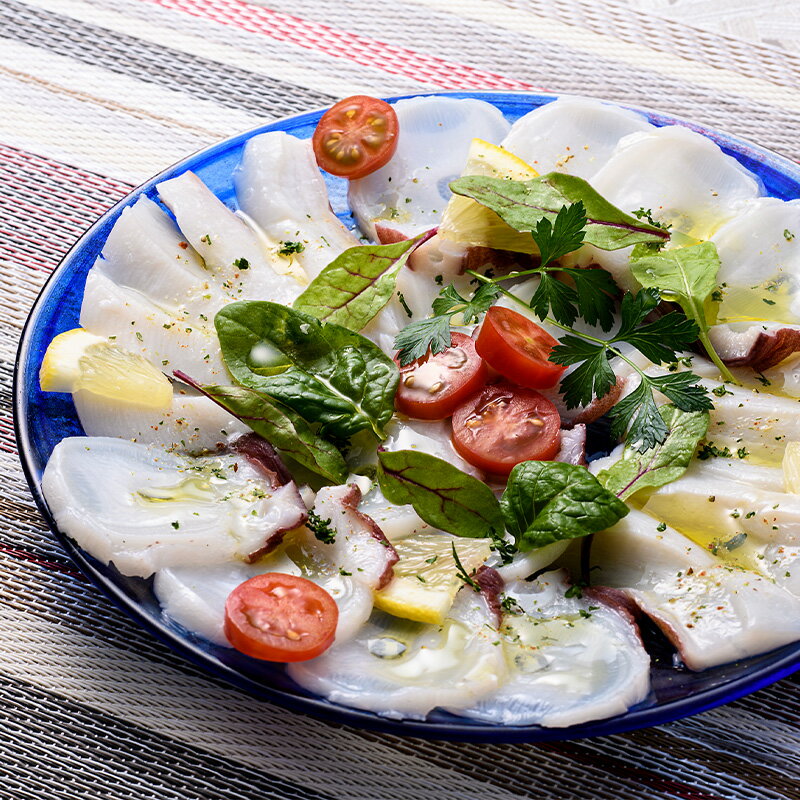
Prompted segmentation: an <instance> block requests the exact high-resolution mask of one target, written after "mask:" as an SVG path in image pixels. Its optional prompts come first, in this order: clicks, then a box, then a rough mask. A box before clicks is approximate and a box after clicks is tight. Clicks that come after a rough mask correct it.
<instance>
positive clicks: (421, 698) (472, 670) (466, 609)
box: [288, 588, 506, 719]
mask: <svg viewBox="0 0 800 800" xmlns="http://www.w3.org/2000/svg"><path fill="white" fill-rule="evenodd" d="M495 624H496V620H495V615H494V612H493V610H492V609H491V608H490V606H489V605H488V604H487V602H486V601H485V599H484V597H483V595H482V594H476V593H475V592H473V591H472V590H471V589H469V588H465V589H462V590H461V591H460V592H459V593H458V596H457V597H456V601H455V603H454V604H453V607H452V608H451V610H450V615H449V616H448V618H447V619H446V620H445V622H444V624H443V625H425V624H423V623H419V622H411V621H410V620H404V619H400V618H398V617H392V616H390V615H388V614H384V613H383V612H380V611H376V612H373V614H372V616H371V617H370V620H369V622H367V624H366V625H364V627H362V628H361V630H360V631H359V632H358V633H357V634H356V636H355V637H354V638H353V639H351V640H350V641H348V642H345V643H344V644H342V645H340V646H334V647H332V648H331V649H330V650H328V651H327V652H325V653H324V654H323V655H321V656H319V657H318V658H315V659H314V660H312V661H305V662H299V663H296V664H291V665H290V666H289V668H288V670H289V674H290V675H291V676H292V678H294V680H295V681H297V683H299V684H300V685H301V686H303V687H304V688H306V689H308V690H309V691H312V692H314V693H315V694H319V695H322V696H323V697H327V698H328V699H329V700H331V701H332V702H334V703H342V704H344V705H348V706H352V707H355V708H362V709H366V710H369V711H374V712H376V713H377V714H380V715H381V716H385V717H391V718H394V719H402V718H410V719H424V718H425V717H426V716H427V715H428V713H429V712H430V711H432V710H433V709H434V708H436V707H447V708H448V709H451V710H458V709H461V708H465V707H468V706H471V705H473V704H474V703H476V702H477V701H478V700H480V698H482V697H483V696H485V695H486V694H488V693H490V692H492V691H494V690H495V689H496V688H497V687H498V686H499V685H500V683H501V682H502V680H503V677H504V675H505V673H506V666H505V664H504V661H503V655H502V652H501V648H500V647H497V646H495V645H494V643H495V642H496V641H497V639H498V635H497V631H496V629H495V628H494V625H495Z"/></svg>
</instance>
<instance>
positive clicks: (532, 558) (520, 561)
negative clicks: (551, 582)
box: [487, 539, 570, 583]
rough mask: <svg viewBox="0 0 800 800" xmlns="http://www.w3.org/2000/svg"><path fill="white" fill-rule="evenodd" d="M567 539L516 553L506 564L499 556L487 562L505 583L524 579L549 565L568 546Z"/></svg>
mask: <svg viewBox="0 0 800 800" xmlns="http://www.w3.org/2000/svg"><path fill="white" fill-rule="evenodd" d="M569 544H570V543H569V540H568V539H565V540H564V541H561V542H552V543H551V544H546V545H545V546H544V547H539V548H537V549H536V550H531V551H530V552H528V553H516V554H515V555H514V557H513V559H512V560H511V561H510V562H509V563H508V564H502V562H501V559H500V557H499V556H494V557H493V558H492V559H490V560H489V561H488V562H487V563H488V564H489V566H491V567H494V568H495V569H496V570H497V572H498V573H499V574H500V577H501V578H502V579H503V580H504V581H505V582H506V583H513V582H514V581H522V580H525V579H526V578H527V577H529V576H530V575H533V573H534V572H538V571H539V570H541V569H544V568H545V567H549V566H550V565H551V564H552V563H553V562H554V561H555V560H556V559H557V558H559V556H561V555H562V554H563V553H564V552H565V551H566V549H567V548H568V547H569Z"/></svg>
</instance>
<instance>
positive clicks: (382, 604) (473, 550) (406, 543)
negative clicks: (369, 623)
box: [375, 533, 491, 625]
mask: <svg viewBox="0 0 800 800" xmlns="http://www.w3.org/2000/svg"><path fill="white" fill-rule="evenodd" d="M453 545H455V548H456V552H457V553H458V558H459V560H460V561H461V564H462V566H463V567H464V569H465V570H466V572H467V574H471V573H472V572H473V571H474V570H476V569H478V567H480V566H481V565H482V564H483V562H484V561H486V559H487V558H488V557H489V554H490V552H491V548H490V546H489V540H488V539H462V538H459V537H457V536H450V535H449V534H446V533H442V534H430V533H427V534H426V533H420V534H415V535H413V536H408V537H406V538H405V539H401V540H400V541H397V542H395V543H394V548H395V550H397V555H399V556H400V560H399V561H398V562H397V563H396V564H395V565H394V579H393V580H392V581H391V582H390V583H389V585H388V586H387V587H386V588H385V589H381V590H380V591H377V592H375V605H376V607H377V608H380V609H382V610H383V611H386V612H388V613H389V614H393V615H394V616H396V617H403V618H404V619H412V620H415V621H417V622H428V623H431V624H434V625H440V624H441V623H442V622H444V619H445V617H446V616H447V612H448V611H449V610H450V606H452V605H453V599H454V598H455V596H456V592H457V591H458V590H459V589H460V588H461V587H462V586H463V585H464V584H463V581H462V580H461V578H459V577H458V572H457V569H456V562H455V559H454V558H453Z"/></svg>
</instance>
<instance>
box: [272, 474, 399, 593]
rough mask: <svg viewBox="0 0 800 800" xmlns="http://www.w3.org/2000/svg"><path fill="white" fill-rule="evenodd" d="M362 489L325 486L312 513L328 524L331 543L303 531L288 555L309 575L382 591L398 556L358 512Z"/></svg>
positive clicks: (350, 485)
mask: <svg viewBox="0 0 800 800" xmlns="http://www.w3.org/2000/svg"><path fill="white" fill-rule="evenodd" d="M360 502H361V489H360V488H359V487H358V486H357V485H356V484H355V483H350V484H346V485H344V486H325V487H323V488H322V489H320V490H319V492H317V496H316V500H315V502H314V509H313V510H314V513H315V514H316V515H317V517H319V519H321V520H323V521H324V522H327V523H328V525H329V527H330V530H331V531H332V533H333V534H334V536H333V541H331V542H321V541H320V540H319V539H317V538H316V537H315V535H314V534H313V533H312V532H311V531H310V530H308V529H307V528H306V529H303V530H300V531H297V532H296V533H295V534H294V535H293V536H292V541H291V543H290V545H289V546H288V550H287V552H288V554H289V556H290V557H291V558H292V559H294V560H295V561H296V562H297V563H298V564H300V565H301V566H303V565H306V566H305V567H304V570H305V571H306V572H309V573H312V574H313V573H316V572H320V571H326V570H327V571H328V572H329V573H330V574H336V573H339V574H347V575H348V576H349V575H352V576H353V578H354V580H357V581H358V582H359V583H363V584H365V585H366V586H369V587H370V588H372V589H381V588H383V587H384V586H385V585H386V584H387V583H388V582H389V581H390V580H391V579H392V576H393V573H392V567H393V566H394V565H395V564H396V563H397V552H396V551H395V549H394V547H393V546H392V544H391V543H390V542H389V540H388V539H387V538H386V536H385V535H384V533H383V531H382V530H381V529H380V528H379V527H378V525H377V524H376V523H375V521H374V520H373V519H372V518H371V517H368V516H367V515H366V514H365V513H364V512H363V511H360V510H359V508H358V505H359V503H360Z"/></svg>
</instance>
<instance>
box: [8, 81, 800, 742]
mask: <svg viewBox="0 0 800 800" xmlns="http://www.w3.org/2000/svg"><path fill="white" fill-rule="evenodd" d="M433 95H435V96H450V97H456V98H472V99H478V100H486V101H487V102H489V103H492V101H493V99H499V98H506V99H508V100H510V99H515V100H516V99H518V100H520V101H525V100H528V101H530V102H531V105H532V107H538V106H539V105H543V104H544V103H546V102H549V101H552V100H555V99H557V98H559V97H576V96H579V95H573V94H566V93H556V92H540V91H537V92H493V91H486V92H464V91H450V92H435V91H431V92H417V93H409V94H402V95H395V96H391V97H386V98H385V99H386V100H387V102H395V101H397V100H402V99H406V98H411V97H427V96H433ZM593 99H598V100H601V101H602V102H609V103H612V101H605V100H603V99H602V98H593ZM537 100H541V101H542V102H539V103H537V102H536V101H537ZM612 104H613V105H617V106H620V107H623V108H627V109H630V110H632V111H636V112H638V113H641V114H644V115H645V116H647V117H648V118H649V119H651V120H654V121H658V123H660V124H662V125H666V124H677V125H681V126H683V127H687V128H690V129H692V130H694V131H697V132H698V133H701V134H703V135H704V136H707V137H708V138H710V139H711V140H712V141H714V142H716V143H717V144H719V145H721V146H723V147H724V148H725V149H726V150H729V151H733V152H737V153H739V154H741V155H742V156H744V157H747V158H751V159H755V160H757V161H760V162H762V163H764V164H767V165H769V166H770V167H771V168H772V169H774V170H775V171H777V172H779V173H781V174H783V175H787V176H789V177H791V179H793V180H795V181H798V182H800V165H798V164H795V163H794V162H792V161H791V160H789V159H788V158H785V157H784V156H781V155H779V154H777V153H774V152H772V151H770V150H768V149H766V148H763V147H760V146H759V145H755V144H753V143H751V142H749V141H747V140H745V139H741V138H739V137H736V136H732V135H729V134H726V133H723V132H720V131H717V130H714V129H712V128H708V127H706V126H704V125H699V124H697V123H695V122H692V121H689V120H685V119H683V118H681V117H678V116H675V115H671V114H666V113H663V112H659V111H654V110H650V109H646V108H642V107H638V106H631V105H627V104H621V103H612ZM327 108H328V106H325V107H321V108H318V109H314V110H309V111H306V112H302V113H300V114H292V115H287V116H285V117H281V118H279V119H276V120H272V121H270V122H269V123H264V124H262V125H257V126H255V127H253V128H251V129H249V130H247V131H244V132H241V133H238V134H235V135H233V136H231V137H228V138H226V139H223V140H220V141H218V142H215V143H213V144H211V145H209V146H208V147H205V148H202V149H200V150H198V151H196V152H194V153H192V154H190V155H188V156H186V157H185V158H182V159H180V160H179V161H177V162H175V163H174V164H172V165H170V166H168V167H166V168H165V169H163V170H162V171H161V172H159V173H158V174H157V175H155V176H154V177H152V178H150V179H148V180H147V181H145V182H143V183H142V184H140V185H139V186H137V187H135V188H133V189H132V190H131V191H130V192H129V193H128V194H126V195H125V196H124V197H122V198H121V199H120V200H119V201H117V202H116V203H115V204H114V205H113V206H111V207H110V208H109V209H107V210H106V211H105V212H103V214H101V215H100V216H99V217H98V218H97V219H96V220H95V221H94V222H93V223H92V225H90V226H89V227H88V228H87V229H86V230H85V231H84V232H83V233H82V234H81V236H80V237H79V238H78V239H77V240H76V241H75V243H74V244H73V245H72V247H70V248H69V250H68V251H67V252H66V253H65V254H64V256H63V257H62V259H61V260H60V261H59V263H58V265H57V266H56V267H55V268H54V269H53V271H52V273H51V275H50V276H49V277H48V279H47V280H46V281H45V283H44V284H43V286H42V288H41V290H40V291H39V294H38V295H37V297H36V300H35V301H34V303H33V306H32V307H31V310H30V312H29V314H28V317H27V319H26V320H25V324H24V326H23V329H22V333H21V335H20V342H19V346H18V349H17V354H16V359H15V364H14V372H13V384H12V398H13V418H14V432H15V438H16V443H17V448H18V453H19V458H20V462H21V465H22V469H23V473H24V475H25V478H26V480H27V482H28V486H29V488H30V490H31V494H32V496H33V498H34V501H35V503H36V506H37V508H38V509H39V511H40V513H41V514H42V516H43V517H44V519H45V521H46V522H47V525H48V527H49V529H50V531H51V533H52V534H53V535H54V536H55V538H56V539H57V540H58V542H59V543H60V544H61V546H62V547H63V548H64V549H65V551H66V553H67V555H68V556H69V557H70V559H71V560H72V561H73V562H74V563H75V565H76V566H77V567H78V568H79V569H80V571H81V572H82V573H83V575H84V576H85V577H86V578H87V579H88V580H89V581H90V582H91V583H92V584H93V585H94V586H95V587H96V588H97V589H99V590H100V591H101V592H102V593H103V594H104V595H105V596H106V597H108V598H109V599H110V600H111V601H112V602H113V603H114V605H116V606H117V607H118V608H119V609H120V610H122V611H123V612H124V613H125V614H127V616H128V617H130V618H131V619H132V620H133V621H134V622H135V623H136V624H138V625H139V626H140V627H142V628H143V629H144V630H146V631H147V632H148V633H150V634H151V635H152V636H154V637H155V638H156V639H157V640H159V641H161V642H162V643H164V644H166V645H167V646H168V647H169V648H170V649H171V650H173V652H175V653H177V654H178V655H180V656H182V657H183V658H185V659H186V660H188V661H189V662H190V663H192V664H195V665H196V666H198V667H200V668H202V669H203V670H204V671H205V672H207V673H209V674H210V675H212V676H213V677H216V678H222V679H223V680H226V681H227V682H228V683H230V684H232V685H234V686H237V687H238V688H240V689H243V690H245V691H247V692H248V693H250V694H252V695H255V696H256V697H258V698H260V699H263V700H268V701H271V702H274V703H275V704H276V705H279V706H282V707H284V708H287V709H289V710H291V711H293V712H296V713H302V714H306V715H310V716H313V717H315V718H318V719H322V720H325V721H327V722H334V723H344V724H347V725H349V726H351V727H354V728H358V729H366V730H373V731H378V732H383V733H391V734H396V735H402V736H412V737H418V738H423V739H437V740H448V741H472V742H475V741H484V742H509V743H523V742H539V741H542V742H544V741H560V740H569V739H582V738H589V737H594V736H605V735H611V734H617V733H624V732H626V731H631V730H635V729H638V728H644V727H650V726H653V725H660V724H663V723H666V722H671V721H674V720H676V719H681V718H683V717H688V716H693V715H695V714H698V713H702V712H703V711H707V710H709V709H712V708H715V707H717V706H719V705H722V704H724V703H728V702H731V701H733V700H736V699H739V698H741V697H743V696H745V695H748V694H751V693H752V692H755V691H758V690H759V689H762V688H764V687H766V686H768V685H770V684H771V683H774V682H775V681H778V680H780V679H782V678H785V677H787V676H789V675H791V674H792V673H794V672H796V671H798V670H800V643H796V644H795V645H789V646H787V647H786V648H780V649H787V650H788V652H787V653H786V654H785V655H783V656H782V657H781V658H779V659H778V660H776V661H775V662H774V663H772V664H770V665H768V666H766V667H762V668H760V669H759V671H758V673H757V676H756V677H753V676H749V675H746V676H742V677H739V678H736V679H733V680H730V681H726V682H723V683H721V684H719V685H717V686H711V687H709V688H706V689H703V690H701V691H699V692H698V693H697V694H696V695H692V696H689V697H684V698H678V699H675V700H670V701H666V702H663V703H659V704H658V705H652V706H647V707H644V708H633V709H631V710H629V711H628V712H626V713H625V714H622V715H619V716H616V717H610V718H604V719H600V720H595V721H592V722H587V723H583V724H581V725H576V726H571V727H568V728H544V727H541V726H539V725H532V726H521V725H509V726H501V725H489V724H485V723H474V722H466V721H465V722H463V723H462V722H458V721H455V722H452V723H451V722H449V721H448V722H426V721H417V720H394V719H390V718H387V717H381V716H379V715H377V714H375V713H373V712H370V711H362V710H360V709H355V708H349V707H346V706H340V705H337V704H334V703H331V702H330V701H328V700H325V699H324V698H321V697H318V696H315V695H311V694H304V693H303V692H302V690H301V691H300V692H295V693H293V692H289V691H286V690H283V689H281V688H278V687H273V686H268V685H266V684H262V683H259V682H257V681H255V680H252V679H250V678H248V677H247V676H246V675H243V674H242V673H240V672H238V671H236V670H235V669H233V668H231V667H229V666H228V665H226V664H223V663H221V662H220V661H218V660H216V659H215V658H214V657H213V656H212V655H210V654H209V653H207V652H205V651H203V650H201V649H200V648H199V647H197V646H196V645H194V644H193V643H192V642H191V641H190V640H188V639H186V638H184V637H182V636H181V635H180V634H179V633H178V632H177V631H176V630H174V629H173V628H170V627H167V626H166V625H164V624H162V623H160V622H159V621H157V620H155V619H153V618H151V617H150V616H148V615H147V614H145V613H144V611H142V610H141V609H140V608H139V607H138V606H137V605H136V603H135V602H133V601H132V599H131V598H129V597H128V596H127V595H126V594H125V592H124V591H123V590H122V588H121V587H120V586H118V585H117V584H116V583H114V582H113V581H111V580H109V579H108V578H107V577H106V576H104V575H102V574H101V573H100V572H99V571H98V569H97V567H96V566H95V563H96V562H94V559H92V558H91V557H90V556H87V555H86V554H85V553H84V552H83V551H81V550H80V549H79V548H78V547H77V546H76V545H75V544H74V543H73V542H72V541H71V540H70V539H68V538H67V537H66V536H65V535H64V534H62V533H61V532H60V531H59V530H58V527H57V526H56V524H55V520H54V518H53V516H52V514H51V513H50V510H49V508H48V506H47V503H46V501H45V499H44V496H43V495H42V492H41V487H40V485H39V482H38V480H37V478H36V475H35V468H34V465H33V458H32V454H31V451H30V447H29V444H28V418H27V413H26V409H27V397H26V396H25V393H24V385H23V380H22V375H23V373H24V371H25V367H26V366H27V362H28V358H29V355H30V344H31V342H30V340H31V335H32V331H33V330H34V329H35V327H36V323H37V321H38V318H39V316H40V314H41V313H42V310H43V308H44V306H45V304H46V303H45V301H46V300H47V298H48V296H49V294H50V292H51V291H52V288H53V286H54V284H55V282H56V280H57V278H58V276H59V274H60V273H61V272H62V271H63V270H64V269H65V267H66V265H67V264H68V263H69V261H70V260H71V259H72V258H73V257H74V254H75V253H76V252H77V251H78V250H79V249H80V247H81V246H82V244H83V242H84V241H85V240H86V239H88V238H89V237H90V236H91V235H92V234H93V233H94V232H95V231H96V230H97V228H98V227H100V226H101V225H102V224H103V223H104V221H105V220H107V218H108V217H110V216H112V215H114V214H116V213H117V212H118V211H119V210H121V209H122V208H123V207H125V206H127V205H128V204H130V203H131V202H132V200H134V199H135V198H136V197H138V196H139V195H140V194H142V193H143V192H145V191H147V190H148V189H149V188H151V187H152V186H153V185H154V184H156V183H158V182H159V181H160V180H162V179H163V177H162V176H165V175H167V174H169V173H172V172H173V171H175V170H178V169H181V168H188V166H189V165H190V164H191V163H193V162H194V161H195V160H196V159H198V158H199V157H200V156H201V155H202V156H210V155H211V154H212V153H213V152H214V151H216V150H222V149H224V148H227V147H229V146H231V145H233V144H235V143H236V142H239V141H241V142H244V141H246V140H248V139H249V138H251V137H252V136H254V135H257V134H258V133H260V132H263V131H265V130H269V129H270V128H272V127H273V126H275V125H280V124H282V123H286V122H290V121H292V122H295V123H300V122H303V121H309V122H310V121H312V120H314V119H315V118H318V117H319V116H320V115H321V114H322V113H324V111H325V110H326V109H327ZM531 110H532V109H531ZM454 719H457V718H454Z"/></svg>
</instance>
